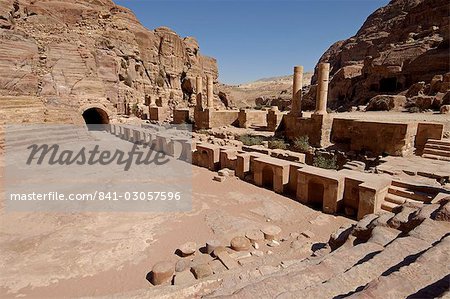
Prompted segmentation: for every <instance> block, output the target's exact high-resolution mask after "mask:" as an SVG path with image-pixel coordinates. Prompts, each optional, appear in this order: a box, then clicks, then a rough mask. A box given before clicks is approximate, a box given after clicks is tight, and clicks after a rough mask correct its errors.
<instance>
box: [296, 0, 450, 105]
mask: <svg viewBox="0 0 450 299" xmlns="http://www.w3.org/2000/svg"><path fill="white" fill-rule="evenodd" d="M448 16H449V6H448V1H445V0H392V1H391V2H390V3H389V4H388V5H387V6H385V7H382V8H380V9H378V10H376V11H375V12H374V13H373V14H372V15H370V16H369V17H368V18H367V20H366V22H365V23H364V24H363V26H362V27H361V29H360V30H359V31H358V32H357V33H356V35H355V36H353V37H351V38H349V39H347V40H345V41H339V42H337V43H335V44H334V45H332V46H331V47H330V48H329V49H328V50H327V51H326V52H325V53H324V54H323V56H322V57H321V58H320V61H319V62H329V63H330V64H331V71H330V72H331V76H332V80H331V81H330V86H329V96H328V101H329V104H328V105H329V106H331V107H332V108H337V107H339V106H351V105H353V106H355V105H358V104H365V103H367V102H368V101H369V100H370V99H371V98H372V97H374V96H376V95H379V94H398V93H400V92H402V91H406V90H408V88H410V87H411V86H413V85H414V84H415V83H417V82H423V86H422V89H421V88H420V86H415V89H418V90H416V91H414V90H412V91H411V92H412V93H413V95H417V94H418V93H419V92H423V93H425V94H427V95H431V96H436V95H437V96H438V97H439V96H441V95H439V93H445V91H446V90H448V89H450V86H449V84H448V83H446V80H445V78H444V80H442V75H443V74H445V73H447V72H449V71H450V70H449V55H448V53H449V36H450V33H449V22H448ZM435 76H437V77H435ZM439 79H441V80H440V83H439V84H434V83H433V82H434V81H436V80H437V81H439ZM316 82H317V67H316V72H315V74H314V76H313V78H312V84H315V83H316ZM425 84H427V85H428V86H425ZM433 85H434V86H436V88H435V89H434V90H433V88H431V86H433ZM437 85H439V88H437ZM414 93H416V94H414ZM313 96H314V92H311V93H310V94H308V95H307V96H306V97H305V102H307V103H308V102H310V101H311V99H314V97H313Z"/></svg>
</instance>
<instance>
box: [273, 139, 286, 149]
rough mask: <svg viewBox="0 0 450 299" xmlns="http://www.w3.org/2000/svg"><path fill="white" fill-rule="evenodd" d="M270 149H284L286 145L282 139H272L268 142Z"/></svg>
mask: <svg viewBox="0 0 450 299" xmlns="http://www.w3.org/2000/svg"><path fill="white" fill-rule="evenodd" d="M269 148H270V149H286V148H287V144H286V142H284V140H283V139H274V140H270V141H269Z"/></svg>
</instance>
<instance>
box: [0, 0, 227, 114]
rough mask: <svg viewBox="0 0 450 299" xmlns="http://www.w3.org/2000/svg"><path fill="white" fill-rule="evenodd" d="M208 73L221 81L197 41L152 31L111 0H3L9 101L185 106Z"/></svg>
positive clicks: (0, 76)
mask: <svg viewBox="0 0 450 299" xmlns="http://www.w3.org/2000/svg"><path fill="white" fill-rule="evenodd" d="M206 74H211V75H213V77H214V78H215V79H216V80H217V77H218V70H217V64H216V61H215V59H213V58H210V57H205V56H202V55H200V52H199V46H198V43H197V41H196V40H195V39H194V38H192V37H186V38H184V39H183V38H181V37H179V36H178V35H177V34H176V33H175V32H173V31H172V30H170V29H168V28H165V27H161V28H157V29H155V30H148V29H146V28H145V27H143V26H142V25H141V24H140V23H139V21H138V20H137V19H136V17H135V16H134V14H133V13H132V12H131V11H130V10H128V9H126V8H123V7H120V6H117V5H115V4H114V3H113V2H112V1H110V0H80V1H56V0H0V97H2V98H0V101H3V102H4V103H5V101H6V99H9V101H12V100H13V99H14V98H16V99H17V97H21V99H24V98H26V99H27V101H34V102H42V103H43V105H44V106H45V105H47V104H48V103H51V102H55V101H56V102H58V103H59V107H58V108H60V106H61V105H62V103H65V104H66V105H68V106H71V107H72V108H71V109H74V108H75V109H76V108H78V109H82V107H85V106H86V107H88V106H93V105H100V104H101V105H102V106H103V108H105V109H107V110H109V111H110V112H111V113H112V114H115V113H117V112H119V113H120V112H122V111H121V110H123V109H124V103H127V105H128V106H130V107H133V106H134V107H142V108H145V107H144V106H143V104H145V102H147V103H148V102H149V101H150V98H151V97H152V98H153V99H156V101H157V102H158V100H159V99H160V98H161V100H162V102H163V103H162V104H163V105H176V104H179V105H180V106H186V105H188V103H189V101H190V100H191V99H190V98H191V94H192V93H193V92H194V90H193V89H194V85H195V84H193V83H194V78H195V77H196V76H198V75H201V76H204V77H205V76H206ZM11 105H12V106H14V105H15V104H14V102H13V103H12V104H11ZM56 106H58V105H56ZM80 107H81V108H80ZM100 108H102V107H100ZM55 109H56V108H55ZM50 110H51V109H50ZM144 111H145V110H144ZM3 112H4V111H3ZM47 120H49V119H47ZM26 121H30V122H33V121H34V120H33V119H30V120H26ZM49 121H51V120H49Z"/></svg>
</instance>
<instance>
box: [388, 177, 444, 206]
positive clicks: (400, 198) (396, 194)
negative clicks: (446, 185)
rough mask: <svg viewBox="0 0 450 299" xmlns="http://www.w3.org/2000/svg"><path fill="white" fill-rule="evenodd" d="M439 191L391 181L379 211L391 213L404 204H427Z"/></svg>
mask: <svg viewBox="0 0 450 299" xmlns="http://www.w3.org/2000/svg"><path fill="white" fill-rule="evenodd" d="M439 191H440V190H438V189H436V188H432V187H428V186H419V185H417V184H415V183H406V182H401V181H392V184H391V186H390V187H389V189H388V193H387V195H386V197H385V198H384V201H383V203H382V204H381V209H382V210H385V211H389V212H391V211H392V210H393V209H395V208H396V207H398V206H400V205H402V204H404V203H413V204H418V205H422V204H424V203H425V204H428V203H431V202H432V201H433V200H434V199H435V198H436V196H437V195H438V194H439Z"/></svg>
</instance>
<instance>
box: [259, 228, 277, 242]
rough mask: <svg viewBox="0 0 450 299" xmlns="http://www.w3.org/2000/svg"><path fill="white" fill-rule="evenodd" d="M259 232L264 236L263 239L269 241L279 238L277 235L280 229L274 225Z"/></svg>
mask: <svg viewBox="0 0 450 299" xmlns="http://www.w3.org/2000/svg"><path fill="white" fill-rule="evenodd" d="M261 231H262V232H263V234H264V238H265V239H266V240H269V241H271V240H274V239H276V238H277V237H278V236H279V234H280V233H281V228H280V227H279V226H276V225H269V226H266V227H264V228H263V229H262V230H261Z"/></svg>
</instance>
